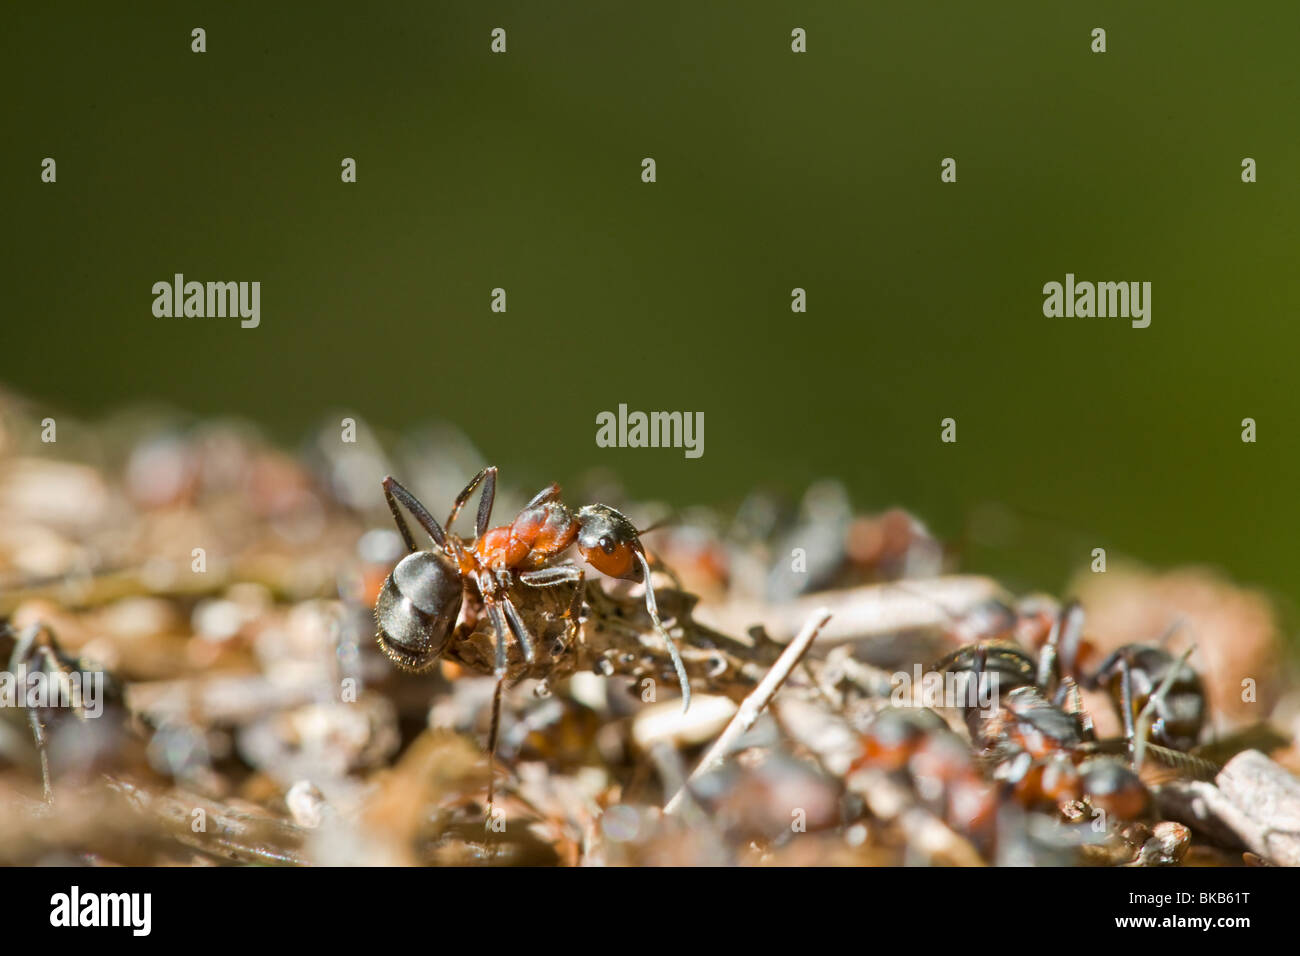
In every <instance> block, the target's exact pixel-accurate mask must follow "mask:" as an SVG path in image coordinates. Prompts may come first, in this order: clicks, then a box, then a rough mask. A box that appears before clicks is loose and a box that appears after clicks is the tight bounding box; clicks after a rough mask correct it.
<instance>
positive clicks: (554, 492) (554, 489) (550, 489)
mask: <svg viewBox="0 0 1300 956" xmlns="http://www.w3.org/2000/svg"><path fill="white" fill-rule="evenodd" d="M558 497H560V486H559V485H557V484H556V483H555V482H551V483H550V484H549V485H547V486H546V487H545V488H543V489H542V490H541V491H539V492H537V494H535V495H533V499H532V500H531V501H530V502H528V504H526V505H524V510H525V511H527V510H528V509H529V508H532V507H534V506H536V505H540V504H544V503H545V502H548V501H554V500H555V499H556V498H558Z"/></svg>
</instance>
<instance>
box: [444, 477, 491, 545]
mask: <svg viewBox="0 0 1300 956" xmlns="http://www.w3.org/2000/svg"><path fill="white" fill-rule="evenodd" d="M485 480H486V482H487V484H485V485H484V486H483V497H482V498H481V499H480V500H479V504H478V534H479V535H482V534H483V532H484V531H486V530H487V519H488V518H489V517H491V515H492V502H493V500H494V499H495V498H496V494H497V466H496V465H488V466H487V467H486V468H484V469H483V470H482V471H480V472H479V473H478V474H477V475H475V476H474V477H473V478H471V479H470V480H469V484H468V485H466V486H465V488H464V490H463V491H461V493H460V494H458V495H457V496H456V501H455V503H454V504H452V506H451V514H449V515H447V527H448V528H450V527H451V526H452V524H453V523H454V522H455V521H456V518H457V516H458V515H459V514H460V509H461V508H463V507H465V502H467V501H469V499H470V495H472V494H474V489H475V488H477V487H478V486H479V483H480V482H482V481H485ZM484 502H486V511H485V510H484V508H485V505H484Z"/></svg>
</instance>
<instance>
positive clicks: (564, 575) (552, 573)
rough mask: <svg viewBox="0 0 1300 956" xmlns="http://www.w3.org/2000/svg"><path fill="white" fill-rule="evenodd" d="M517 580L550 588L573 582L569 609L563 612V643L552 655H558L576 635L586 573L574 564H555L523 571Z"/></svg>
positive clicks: (585, 584) (530, 585) (584, 594)
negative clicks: (564, 623)
mask: <svg viewBox="0 0 1300 956" xmlns="http://www.w3.org/2000/svg"><path fill="white" fill-rule="evenodd" d="M519 580H520V581H522V582H523V583H524V584H527V585H528V586H529V587H534V588H551V587H555V586H556V585H558V584H567V583H569V582H573V583H574V588H573V597H572V598H571V599H570V600H569V609H568V611H566V612H565V618H566V619H567V620H568V626H567V627H566V628H565V631H564V644H563V645H562V646H561V647H560V649H559V650H558V651H557V652H556V653H555V654H554V655H553V656H555V657H558V656H560V654H563V653H564V652H565V651H567V650H568V649H569V648H570V647H571V646H572V645H573V642H574V641H575V640H576V639H577V636H578V625H579V622H580V619H581V617H582V602H583V599H584V598H585V596H586V593H587V573H586V572H585V571H583V570H582V568H580V567H578V566H577V565H576V564H557V565H555V566H554V567H549V568H539V569H538V570H536V571H524V572H522V573H521V574H520V575H519Z"/></svg>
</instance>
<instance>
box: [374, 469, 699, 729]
mask: <svg viewBox="0 0 1300 956" xmlns="http://www.w3.org/2000/svg"><path fill="white" fill-rule="evenodd" d="M496 479H497V469H496V467H495V466H489V467H487V468H484V469H483V470H482V471H480V472H479V473H478V474H477V475H475V476H474V478H473V479H472V480H471V481H470V483H469V484H468V485H466V486H465V489H464V490H463V491H462V492H461V493H460V495H458V496H457V498H456V501H455V503H454V504H453V505H452V509H451V514H450V515H448V517H447V523H446V528H447V529H450V528H451V525H452V523H453V522H454V521H455V520H456V517H457V515H459V514H460V511H461V509H462V508H463V507H464V506H465V503H466V502H467V501H469V499H470V496H471V495H472V494H473V493H474V490H475V489H476V488H478V487H479V485H480V484H481V485H482V486H483V492H482V495H481V496H480V498H479V507H478V519H477V521H476V523H475V537H474V540H473V541H472V542H465V541H463V540H462V539H461V538H460V537H458V536H457V535H454V534H451V533H450V532H449V531H446V530H444V526H442V525H439V524H438V522H437V521H436V520H435V519H434V517H433V515H431V514H430V513H429V511H428V509H427V508H425V507H424V505H422V504H421V503H420V501H419V500H418V499H417V498H416V497H415V496H414V495H413V494H411V493H410V492H409V491H407V490H406V489H405V488H403V487H402V486H401V484H399V483H398V482H397V480H396V479H394V478H393V477H392V476H391V475H390V476H388V477H386V478H384V481H383V486H384V497H385V498H386V499H387V500H388V507H389V509H390V510H391V511H392V512H393V518H394V520H395V521H396V522H397V529H398V531H400V532H401V534H402V539H403V541H405V543H406V547H407V550H408V552H409V553H408V554H407V555H406V557H404V558H402V560H401V561H399V562H398V563H397V566H396V567H395V568H394V569H393V571H392V573H391V574H389V575H388V577H387V578H386V579H385V580H384V584H383V587H382V589H381V590H380V594H379V599H378V601H377V602H376V604H375V620H376V622H377V624H378V626H379V634H378V635H377V637H378V641H379V646H380V647H381V648H383V650H384V653H385V654H387V655H388V657H389V658H390V659H392V660H393V661H394V662H395V663H396V664H398V665H399V666H400V667H403V668H406V669H409V670H423V669H424V668H427V667H429V666H430V665H431V664H433V662H434V661H435V660H437V658H438V657H439V655H441V654H442V653H443V651H445V650H446V649H447V646H448V645H449V644H450V642H451V640H452V636H453V634H454V633H455V630H456V621H457V617H458V615H459V614H460V608H461V603H462V599H463V594H464V586H465V582H466V581H467V580H468V581H473V582H474V585H475V586H476V587H477V589H478V592H479V595H480V596H481V597H482V600H483V605H484V608H485V609H486V610H487V614H488V618H489V620H490V621H491V623H492V628H493V630H494V631H495V632H496V639H495V640H496V643H495V652H496V661H495V669H494V673H495V675H496V677H497V685H498V694H499V691H500V686H501V683H502V681H503V680H504V678H505V675H506V635H507V634H510V635H512V636H513V637H514V639H515V640H516V641H518V643H519V648H520V650H521V652H522V653H523V656H524V660H525V661H527V662H529V663H531V662H532V661H533V659H534V651H533V636H532V634H530V633H529V630H528V625H527V624H526V623H525V622H524V619H523V617H522V616H521V615H520V613H519V610H518V608H516V607H515V604H514V602H513V601H512V600H511V598H510V594H509V588H510V587H511V585H512V584H514V582H515V581H516V580H517V581H519V582H521V583H523V584H526V585H528V586H530V587H537V588H546V587H555V586H556V585H560V584H565V583H572V584H574V585H575V588H574V593H573V599H572V602H571V604H570V607H569V610H568V612H567V618H568V630H567V637H566V643H567V642H571V641H572V640H573V638H574V636H575V635H576V633H577V628H578V619H579V616H580V614H581V611H582V600H583V594H584V589H585V586H586V576H585V572H584V571H583V569H582V568H581V567H579V566H577V565H576V564H572V563H568V562H565V563H558V564H557V563H552V562H554V561H555V560H556V559H557V558H559V557H560V556H561V555H562V554H563V553H564V552H565V551H567V550H568V549H569V548H570V547H571V546H573V545H575V544H576V545H577V547H578V551H579V552H580V553H581V554H582V557H583V559H584V560H585V561H586V562H587V563H588V564H589V565H591V566H592V567H593V568H595V569H596V570H597V571H599V572H600V573H602V574H606V575H608V576H610V577H613V578H620V579H622V580H627V581H644V583H645V604H646V610H647V611H648V612H649V614H650V619H651V621H653V622H654V627H655V630H656V631H657V632H658V633H659V636H660V637H662V638H663V640H664V643H665V644H667V646H668V652H669V654H670V655H671V656H672V661H673V667H674V668H675V670H676V672H677V680H678V682H679V683H680V684H681V688H682V709H683V710H685V709H687V708H688V707H690V702H691V685H690V681H689V680H688V679H687V676H686V667H685V665H684V664H683V663H682V658H681V655H680V654H679V653H678V650H677V645H676V643H675V642H674V641H673V639H672V637H671V636H670V635H669V633H668V631H667V629H665V628H664V626H663V622H662V621H660V619H659V607H658V604H657V603H656V601H655V592H654V585H653V583H652V582H651V580H650V562H649V560H648V559H647V558H646V554H645V548H644V547H643V546H642V544H641V539H640V536H639V535H638V533H637V530H636V526H635V525H633V524H632V522H631V521H629V520H628V518H627V517H626V516H625V515H623V514H622V513H621V512H619V511H616V510H615V509H613V508H611V507H609V506H608V505H602V504H591V505H586V506H584V507H582V508H581V509H579V510H578V512H577V514H576V515H575V514H573V513H572V512H571V511H570V510H569V509H568V507H566V506H565V505H564V503H563V502H561V501H560V486H559V485H557V484H550V485H548V486H547V487H545V488H543V489H542V490H541V491H539V492H538V493H537V494H536V495H535V496H534V497H533V499H532V500H531V501H530V502H528V504H526V505H524V508H523V510H522V511H520V512H519V514H518V515H517V516H516V517H515V519H514V521H512V522H511V523H510V524H508V525H501V526H499V527H496V528H489V523H490V521H491V518H492V503H493V500H494V499H495V497H496ZM398 502H400V503H401V504H402V505H404V506H405V507H406V509H407V510H408V511H409V512H410V513H411V514H412V515H413V516H414V517H415V520H416V521H417V522H419V525H420V527H422V528H423V529H424V530H425V531H426V532H427V533H428V535H429V537H430V538H432V539H433V543H434V545H435V546H436V547H435V548H434V549H430V550H420V549H419V548H418V547H416V543H415V539H414V538H412V537H411V531H410V529H409V528H408V527H407V524H406V520H405V519H404V518H403V517H402V513H401V511H400V510H399V509H398Z"/></svg>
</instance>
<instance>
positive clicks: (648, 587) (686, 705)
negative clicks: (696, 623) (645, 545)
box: [632, 548, 691, 712]
mask: <svg viewBox="0 0 1300 956" xmlns="http://www.w3.org/2000/svg"><path fill="white" fill-rule="evenodd" d="M632 553H633V554H634V555H636V559H637V560H638V561H639V562H641V570H642V572H644V574H645V609H646V610H647V611H649V612H650V620H652V621H654V625H655V630H656V631H658V632H659V636H660V637H662V638H663V639H664V643H666V644H667V645H668V653H669V655H670V656H671V657H672V659H673V669H674V670H676V671H677V683H678V684H680V685H681V688H682V711H683V712H685V711H687V710H689V709H690V706H691V682H690V679H689V678H688V677H687V676H686V665H685V664H684V663H683V662H682V655H681V654H680V653H679V652H678V650H677V644H676V642H674V641H673V639H672V635H670V634H669V633H668V630H667V629H666V628H665V627H664V624H663V621H661V620H659V604H658V602H656V601H655V588H654V584H653V583H652V582H651V580H650V562H649V561H647V560H646V556H645V555H644V554H643V553H642V552H641V550H640V549H639V548H634V549H633V550H632Z"/></svg>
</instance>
